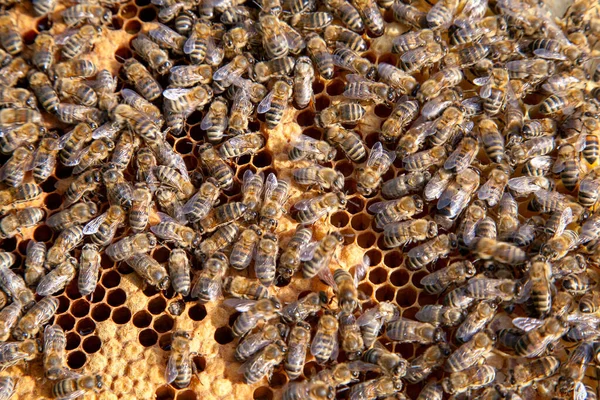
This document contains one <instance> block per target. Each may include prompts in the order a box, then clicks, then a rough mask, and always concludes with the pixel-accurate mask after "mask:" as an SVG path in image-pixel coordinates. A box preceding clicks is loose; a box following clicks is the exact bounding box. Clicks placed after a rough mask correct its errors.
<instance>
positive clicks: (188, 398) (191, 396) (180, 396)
mask: <svg viewBox="0 0 600 400" xmlns="http://www.w3.org/2000/svg"><path fill="white" fill-rule="evenodd" d="M197 399H198V396H197V395H196V393H194V391H192V390H184V391H183V392H179V393H177V400H197Z"/></svg>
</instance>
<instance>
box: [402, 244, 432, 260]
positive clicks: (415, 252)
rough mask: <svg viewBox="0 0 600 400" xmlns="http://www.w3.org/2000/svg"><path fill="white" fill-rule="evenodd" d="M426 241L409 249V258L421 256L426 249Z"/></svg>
mask: <svg viewBox="0 0 600 400" xmlns="http://www.w3.org/2000/svg"><path fill="white" fill-rule="evenodd" d="M427 247H428V246H427V243H424V244H422V245H419V246H417V247H413V248H412V249H410V250H409V251H408V253H407V254H408V256H409V257H411V258H416V257H422V256H423V255H424V254H425V251H426V250H427Z"/></svg>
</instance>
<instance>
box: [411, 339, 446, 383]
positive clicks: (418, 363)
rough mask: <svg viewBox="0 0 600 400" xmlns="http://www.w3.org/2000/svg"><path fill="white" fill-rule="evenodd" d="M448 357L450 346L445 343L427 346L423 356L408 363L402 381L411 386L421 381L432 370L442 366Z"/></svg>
mask: <svg viewBox="0 0 600 400" xmlns="http://www.w3.org/2000/svg"><path fill="white" fill-rule="evenodd" d="M448 355H450V346H449V345H448V344H446V343H443V342H442V343H438V344H435V345H433V346H429V347H428V348H427V349H425V351H424V352H423V354H421V355H419V356H417V357H415V358H414V359H413V360H411V361H410V364H409V366H408V368H407V369H406V375H405V376H404V379H406V381H407V382H409V383H413V384H414V383H418V382H421V381H423V380H424V379H426V378H427V377H428V376H429V375H430V374H431V372H432V371H433V370H434V369H437V368H439V367H440V366H441V365H443V364H444V360H445V359H446V357H448Z"/></svg>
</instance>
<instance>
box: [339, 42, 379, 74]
mask: <svg viewBox="0 0 600 400" xmlns="http://www.w3.org/2000/svg"><path fill="white" fill-rule="evenodd" d="M333 62H334V64H335V65H336V66H338V67H340V68H342V69H345V70H348V71H352V72H353V73H356V74H358V75H359V76H362V77H365V78H367V79H374V78H375V77H376V76H377V68H376V67H375V66H374V65H373V64H371V62H370V61H369V60H367V59H366V58H363V57H361V56H359V55H358V54H357V53H355V52H354V51H352V50H350V49H349V48H346V47H338V48H336V49H335V51H334V52H333Z"/></svg>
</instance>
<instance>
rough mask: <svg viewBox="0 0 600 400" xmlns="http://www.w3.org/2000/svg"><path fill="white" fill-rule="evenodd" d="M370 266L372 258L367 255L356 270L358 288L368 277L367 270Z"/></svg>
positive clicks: (355, 276) (356, 285) (355, 280)
mask: <svg viewBox="0 0 600 400" xmlns="http://www.w3.org/2000/svg"><path fill="white" fill-rule="evenodd" d="M369 265H371V258H370V257H369V256H368V255H366V254H365V255H364V256H363V259H362V261H361V262H360V263H358V265H357V266H356V267H355V268H354V286H355V287H358V283H359V282H360V281H362V280H363V278H364V277H365V276H366V275H367V269H368V268H369Z"/></svg>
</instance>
